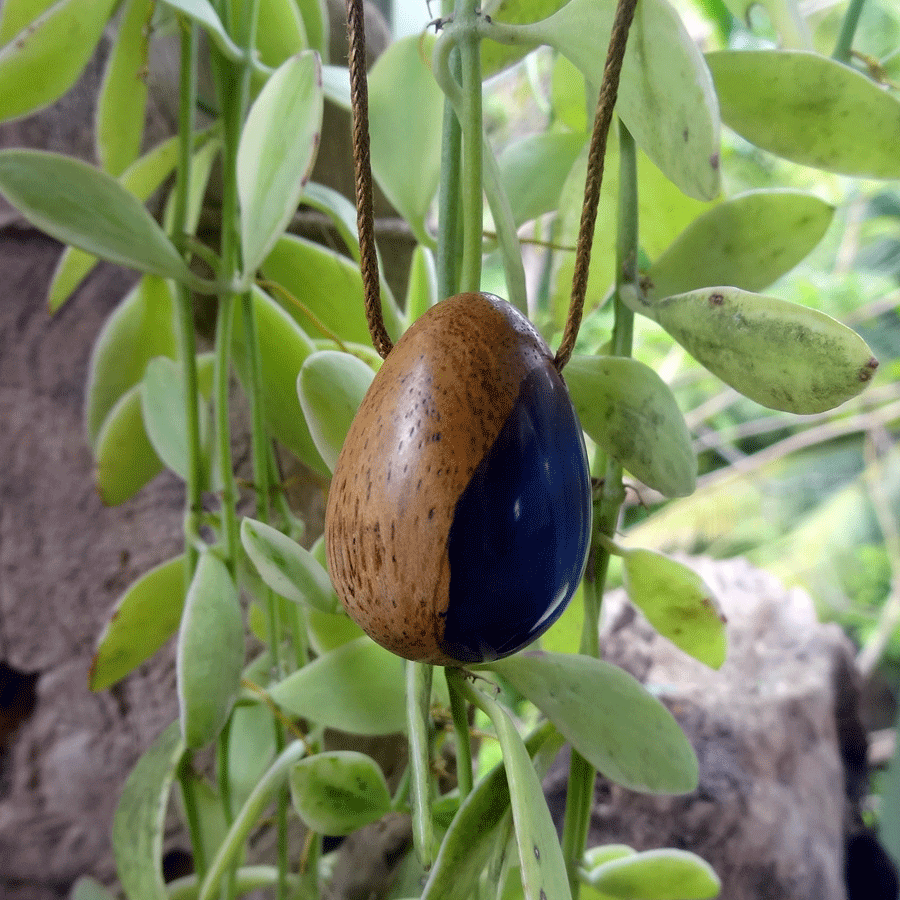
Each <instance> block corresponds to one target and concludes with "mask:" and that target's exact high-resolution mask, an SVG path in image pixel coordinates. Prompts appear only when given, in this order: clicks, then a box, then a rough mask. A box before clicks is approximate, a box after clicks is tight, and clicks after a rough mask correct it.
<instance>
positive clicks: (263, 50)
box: [256, 0, 309, 77]
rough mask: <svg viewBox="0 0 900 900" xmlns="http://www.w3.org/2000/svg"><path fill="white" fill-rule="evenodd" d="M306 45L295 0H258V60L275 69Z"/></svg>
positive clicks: (304, 33) (301, 21)
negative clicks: (259, 0)
mask: <svg viewBox="0 0 900 900" xmlns="http://www.w3.org/2000/svg"><path fill="white" fill-rule="evenodd" d="M308 46H309V43H308V42H307V40H306V29H305V28H304V27H303V19H302V17H301V15H300V10H299V9H298V7H297V4H296V3H295V2H294V0H261V2H260V4H259V13H258V20H257V25H256V49H257V50H259V59H260V62H262V63H263V64H264V65H267V66H271V67H272V68H273V69H274V68H277V67H278V66H280V65H281V64H282V63H283V62H285V61H286V60H287V59H288V57H290V56H293V55H294V54H295V53H300V52H301V51H302V50H306V48H307V47H308ZM271 77H274V75H273V76H271Z"/></svg>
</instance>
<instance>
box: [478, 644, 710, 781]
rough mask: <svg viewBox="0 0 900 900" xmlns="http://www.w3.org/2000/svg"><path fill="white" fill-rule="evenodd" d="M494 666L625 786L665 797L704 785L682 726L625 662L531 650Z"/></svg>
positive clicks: (590, 759) (587, 755)
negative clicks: (615, 663) (621, 664)
mask: <svg viewBox="0 0 900 900" xmlns="http://www.w3.org/2000/svg"><path fill="white" fill-rule="evenodd" d="M489 668H491V669H492V670H493V671H495V672H497V673H498V674H499V675H501V676H502V677H503V678H505V679H507V680H508V681H509V682H510V684H512V686H513V687H514V688H515V689H516V690H517V691H518V692H519V693H520V694H522V695H523V696H524V697H527V698H528V699H529V700H530V701H531V702H532V703H533V704H534V705H535V706H536V707H537V708H538V709H540V710H541V712H543V713H544V715H545V716H547V718H548V719H549V720H550V721H551V722H552V723H553V724H554V725H555V726H556V727H557V728H558V729H559V730H560V732H561V733H562V734H563V735H564V736H565V738H566V740H568V741H569V743H571V744H572V746H573V747H574V748H575V749H576V750H577V751H578V752H579V753H580V754H581V755H582V756H583V757H584V758H585V759H586V760H587V761H588V762H590V763H591V765H593V766H594V768H596V769H597V770H598V771H600V772H602V773H603V774H604V775H605V776H606V777H607V778H609V779H610V780H612V781H615V782H616V783H617V784H621V785H623V786H624V787H628V788H631V789H632V790H638V791H646V792H648V793H663V794H681V793H687V792H689V791H692V790H694V788H695V787H696V786H697V777H698V769H697V758H696V756H694V751H693V750H692V749H691V745H690V744H689V743H688V741H687V738H685V736H684V734H683V733H682V731H681V729H680V728H679V727H678V723H677V722H676V721H675V719H674V718H673V717H672V714H671V713H670V712H669V711H668V710H667V709H666V708H665V707H664V706H663V705H662V703H660V702H659V700H657V699H656V698H655V697H653V696H652V695H651V694H649V693H648V692H647V691H646V689H645V688H643V687H642V686H641V685H640V684H639V683H638V682H637V681H635V679H634V678H632V677H631V675H629V674H628V673H626V672H624V671H623V670H622V669H620V668H618V667H617V666H613V665H611V664H610V663H607V662H603V661H602V660H599V659H594V658H592V657H588V656H577V655H574V654H562V653H525V654H518V655H516V656H510V657H508V658H506V659H501V660H497V661H496V662H492V663H491V664H490V666H489Z"/></svg>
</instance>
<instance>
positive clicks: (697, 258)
mask: <svg viewBox="0 0 900 900" xmlns="http://www.w3.org/2000/svg"><path fill="white" fill-rule="evenodd" d="M833 215H834V207H833V206H832V205H831V204H830V203H825V201H824V200H820V199H819V198H818V197H816V196H815V195H813V194H807V193H805V192H803V191H795V190H759V191H750V192H748V193H746V194H741V195H740V196H737V197H734V198H732V199H730V200H726V201H725V202H724V203H720V204H719V205H718V206H715V207H713V209H711V210H710V211H709V212H707V213H705V214H703V215H701V216H699V217H698V218H697V219H695V220H694V221H693V222H692V223H691V224H690V225H689V226H688V227H687V228H686V229H685V230H684V231H683V232H682V233H681V234H680V235H679V236H678V238H677V240H676V241H675V242H674V243H673V244H672V245H671V246H670V247H669V248H668V249H666V251H665V252H664V253H663V254H662V256H660V257H659V259H657V260H656V261H655V262H654V263H653V265H652V266H651V268H650V271H649V272H648V273H647V274H648V276H649V279H650V282H651V285H650V287H649V288H648V291H647V293H648V296H649V297H650V298H652V299H654V300H656V299H659V298H662V297H668V296H670V295H671V294H683V293H685V292H687V291H692V290H695V289H696V288H701V287H709V286H711V285H717V284H730V285H732V286H733V287H738V288H742V289H743V290H745V291H761V290H763V289H765V288H767V287H768V286H769V285H770V284H772V282H773V281H775V280H777V279H778V278H780V277H781V276H782V275H784V274H785V273H786V272H789V271H790V270H791V269H792V268H794V266H795V265H797V263H799V262H800V261H801V260H802V259H803V258H804V257H805V256H806V255H807V254H808V253H809V252H810V251H811V250H812V249H813V248H814V247H815V246H816V245H817V244H818V243H819V241H821V240H822V238H823V237H824V236H825V232H826V231H827V230H828V226H829V225H830V224H831V219H832V217H833Z"/></svg>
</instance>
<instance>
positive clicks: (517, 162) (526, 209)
mask: <svg viewBox="0 0 900 900" xmlns="http://www.w3.org/2000/svg"><path fill="white" fill-rule="evenodd" d="M583 102H584V98H583V97H582V105H583ZM586 140H587V135H586V134H583V133H578V134H573V133H572V132H558V131H545V132H543V133H542V134H532V135H529V136H528V137H524V138H520V139H519V140H518V141H515V142H513V143H511V144H509V145H508V146H507V147H506V148H505V149H504V150H503V152H502V153H501V154H500V158H499V159H498V160H497V162H498V164H499V166H500V174H501V176H502V178H503V185H504V187H505V189H506V194H507V196H508V197H509V204H510V206H511V207H512V213H513V219H514V220H515V223H516V225H522V224H524V223H525V222H530V221H531V220H532V219H536V218H538V216H542V215H544V213H548V212H553V211H555V210H556V209H557V207H558V206H559V195H560V192H561V191H562V187H563V184H564V183H565V180H566V177H567V176H568V174H569V171H570V170H571V168H572V166H573V165H574V164H575V160H576V159H577V158H578V155H579V154H580V152H581V148H582V147H583V146H584V144H585V141H586Z"/></svg>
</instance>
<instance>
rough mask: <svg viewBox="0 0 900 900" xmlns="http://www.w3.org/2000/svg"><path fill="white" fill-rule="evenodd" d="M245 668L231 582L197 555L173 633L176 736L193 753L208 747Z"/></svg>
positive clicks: (208, 558) (216, 564)
mask: <svg viewBox="0 0 900 900" xmlns="http://www.w3.org/2000/svg"><path fill="white" fill-rule="evenodd" d="M243 665H244V623H243V619H242V617H241V607H240V603H239V602H238V593H237V589H236V588H235V585H234V580H233V579H232V577H231V575H230V574H229V572H228V569H227V568H226V567H225V563H223V562H222V560H220V559H219V557H218V556H216V555H215V554H214V553H213V552H212V551H209V550H205V551H204V552H203V553H202V554H201V555H200V560H199V562H198V563H197V571H196V572H195V573H194V578H193V580H192V581H191V586H190V588H189V589H188V592H187V598H186V599H185V603H184V614H183V615H182V617H181V629H180V631H179V633H178V653H177V658H176V672H177V676H178V702H179V706H180V709H181V731H182V734H183V735H184V741H185V744H187V746H188V747H189V748H190V749H192V750H198V749H200V748H201V747H205V746H207V745H208V744H210V743H212V741H214V740H215V739H216V737H217V735H218V734H219V732H220V731H221V730H222V726H223V725H224V724H225V721H226V720H227V718H228V714H229V713H230V712H231V707H232V706H233V704H234V700H235V697H237V693H238V689H239V688H240V682H241V669H242V668H243Z"/></svg>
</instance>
